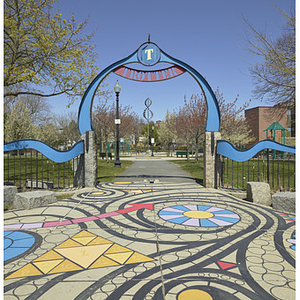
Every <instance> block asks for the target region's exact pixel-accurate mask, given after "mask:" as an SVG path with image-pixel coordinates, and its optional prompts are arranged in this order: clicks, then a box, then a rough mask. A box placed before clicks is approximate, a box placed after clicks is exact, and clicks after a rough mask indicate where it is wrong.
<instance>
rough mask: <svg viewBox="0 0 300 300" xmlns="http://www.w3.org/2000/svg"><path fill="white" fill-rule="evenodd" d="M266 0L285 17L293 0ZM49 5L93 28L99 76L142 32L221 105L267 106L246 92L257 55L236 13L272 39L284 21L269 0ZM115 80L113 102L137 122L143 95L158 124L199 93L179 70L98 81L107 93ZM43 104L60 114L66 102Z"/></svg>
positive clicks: (88, 0)
mask: <svg viewBox="0 0 300 300" xmlns="http://www.w3.org/2000/svg"><path fill="white" fill-rule="evenodd" d="M272 2H273V3H274V4H275V5H276V6H277V7H278V8H280V9H281V10H283V11H286V12H288V13H289V12H290V9H291V7H292V6H294V0H284V1H283V0H272ZM55 8H58V9H59V11H60V12H61V13H62V15H63V17H65V18H69V16H70V15H71V14H72V13H73V14H74V16H75V19H76V21H77V22H82V21H84V20H86V19H87V18H88V25H87V27H86V32H91V31H93V30H95V29H97V31H96V33H95V37H94V39H93V40H94V42H95V44H96V51H97V53H98V56H99V58H98V60H97V64H98V66H99V70H100V71H101V70H103V69H104V68H106V67H108V66H109V65H111V64H112V63H114V62H116V61H118V60H120V59H122V58H125V57H126V56H128V55H129V54H131V53H133V52H134V51H135V50H137V49H138V48H139V46H140V45H141V44H143V43H144V42H146V41H147V38H148V33H150V34H151V41H152V42H154V43H156V44H157V45H158V46H159V47H160V48H161V49H162V50H163V51H164V52H166V53H167V54H169V55H171V56H172V57H174V58H177V59H179V60H181V61H183V62H185V63H187V64H189V65H190V66H192V67H193V68H194V69H196V70H197V71H198V72H199V73H200V74H201V75H202V76H203V77H204V78H205V79H206V80H207V82H208V83H209V85H210V86H211V87H212V89H213V90H215V89H216V88H217V87H219V89H220V91H221V92H222V93H223V95H224V98H225V99H226V101H227V102H232V101H234V99H235V98H236V96H237V94H239V104H240V105H242V104H243V103H245V102H248V101H249V100H250V99H252V101H251V103H250V106H249V107H250V108H251V107H255V106H259V105H268V103H266V102H261V101H260V100H257V99H255V98H254V96H253V93H252V91H253V89H254V82H253V79H252V78H251V76H250V73H249V67H250V65H251V64H255V63H256V62H259V58H258V57H256V56H254V55H252V54H250V53H249V52H248V51H247V50H246V46H247V41H246V30H247V26H246V24H245V22H244V20H243V18H242V16H244V17H245V18H246V19H248V20H249V21H251V23H252V24H253V25H254V26H255V27H256V28H258V29H261V30H264V31H265V32H266V33H267V35H269V36H272V38H276V37H278V36H280V34H281V29H282V26H283V25H284V24H285V19H284V17H283V16H282V15H281V14H280V13H279V12H278V11H277V10H276V9H275V7H274V6H273V5H272V3H271V1H269V0H251V1H248V0H226V1H224V0H211V1H207V0H206V1H204V0H186V1H174V0H173V1H169V0H160V1H158V0H153V1H136V0H127V1H124V0H116V1H109V0H107V1H103V0H85V1H83V0H60V1H59V2H57V3H56V4H55ZM129 67H130V65H129ZM116 80H119V83H120V85H121V87H122V90H121V93H120V103H121V104H122V105H131V106H132V109H133V110H134V111H135V112H136V113H137V114H138V115H139V116H141V117H142V114H143V111H144V109H145V104H144V102H145V100H146V99H147V98H148V97H149V98H150V99H151V100H152V102H153V103H152V105H151V107H150V108H151V110H152V111H153V114H154V116H153V120H155V121H156V120H163V119H164V117H165V115H166V111H167V109H169V111H170V112H172V111H173V110H174V109H176V108H178V107H179V106H182V105H183V103H184V102H183V100H184V95H187V97H190V96H191V95H192V94H200V93H201V91H200V88H199V86H198V85H197V83H196V82H195V80H194V79H193V78H192V77H191V76H190V75H189V74H187V73H185V74H183V75H181V76H179V77H177V78H174V79H171V80H166V81H162V82H155V83H140V82H135V81H131V80H128V79H124V78H122V77H119V76H117V75H115V74H111V75H109V77H108V78H107V80H106V82H107V83H108V84H109V85H108V88H109V89H111V90H112V89H113V86H114V84H115V83H116ZM110 101H114V97H113V98H112V99H111V100H110ZM49 102H50V104H51V105H52V111H53V112H54V113H61V111H62V110H64V111H67V110H65V108H66V105H67V103H68V100H67V98H66V97H63V96H60V97H55V98H52V99H51V100H49ZM79 103H80V100H78V101H77V102H75V103H74V104H73V105H72V106H71V108H70V109H69V110H72V111H78V107H79Z"/></svg>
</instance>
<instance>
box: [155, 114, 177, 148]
mask: <svg viewBox="0 0 300 300" xmlns="http://www.w3.org/2000/svg"><path fill="white" fill-rule="evenodd" d="M177 137H178V136H177V132H176V117H175V114H174V113H173V114H170V112H169V110H167V113H166V116H165V119H164V121H163V122H161V124H160V126H159V128H158V139H159V141H160V144H161V145H162V146H163V147H164V148H166V149H167V150H168V153H170V149H171V146H172V144H173V143H175V142H176V140H177Z"/></svg>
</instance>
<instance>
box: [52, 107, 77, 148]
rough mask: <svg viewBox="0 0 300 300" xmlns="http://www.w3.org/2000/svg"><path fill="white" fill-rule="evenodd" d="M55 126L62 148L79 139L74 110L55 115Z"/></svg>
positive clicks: (68, 146)
mask: <svg viewBox="0 0 300 300" xmlns="http://www.w3.org/2000/svg"><path fill="white" fill-rule="evenodd" d="M55 119H56V126H57V128H58V130H59V134H58V139H59V141H60V145H64V149H68V148H70V147H71V146H73V145H74V144H75V143H76V142H78V141H79V140H80V133H79V130H78V124H77V115H76V113H75V112H68V113H67V114H65V115H60V116H56V118H55Z"/></svg>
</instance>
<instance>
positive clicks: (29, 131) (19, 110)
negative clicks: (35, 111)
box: [4, 101, 38, 143]
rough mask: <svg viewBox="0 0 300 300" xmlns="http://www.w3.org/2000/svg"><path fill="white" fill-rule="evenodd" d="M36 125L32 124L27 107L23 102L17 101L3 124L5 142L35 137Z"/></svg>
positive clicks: (36, 132)
mask: <svg viewBox="0 0 300 300" xmlns="http://www.w3.org/2000/svg"><path fill="white" fill-rule="evenodd" d="M37 134H38V127H37V126H35V125H34V124H32V122H31V117H30V113H29V109H28V107H27V106H26V105H25V104H24V103H23V102H21V101H20V102H18V103H17V104H16V105H15V106H14V107H13V109H12V111H11V114H10V116H9V117H7V119H6V121H5V125H4V141H5V143H8V142H12V141H16V140H23V139H33V138H35V137H37Z"/></svg>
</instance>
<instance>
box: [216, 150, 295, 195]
mask: <svg viewBox="0 0 300 300" xmlns="http://www.w3.org/2000/svg"><path fill="white" fill-rule="evenodd" d="M295 173H296V166H295V154H291V153H287V152H280V151H275V150H263V151H261V152H259V153H257V155H255V156H254V157H253V158H251V159H250V160H248V161H245V162H237V161H234V160H231V159H229V158H227V157H223V156H222V155H221V157H220V164H219V174H220V176H219V180H218V186H219V187H222V188H231V189H242V190H245V189H246V188H247V182H250V181H255V182H267V183H269V185H270V188H271V190H281V191H295Z"/></svg>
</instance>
